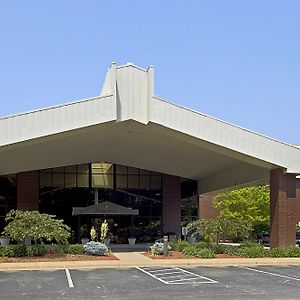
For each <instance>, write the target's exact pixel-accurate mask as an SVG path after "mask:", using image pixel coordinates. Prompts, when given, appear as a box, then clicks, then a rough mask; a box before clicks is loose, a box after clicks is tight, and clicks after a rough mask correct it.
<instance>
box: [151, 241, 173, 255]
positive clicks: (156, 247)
mask: <svg viewBox="0 0 300 300" xmlns="http://www.w3.org/2000/svg"><path fill="white" fill-rule="evenodd" d="M150 250H151V254H152V255H163V254H164V243H162V242H156V243H154V244H153V245H152V246H151V247H150ZM170 250H171V247H170V246H168V251H167V255H168V254H169V251H170Z"/></svg>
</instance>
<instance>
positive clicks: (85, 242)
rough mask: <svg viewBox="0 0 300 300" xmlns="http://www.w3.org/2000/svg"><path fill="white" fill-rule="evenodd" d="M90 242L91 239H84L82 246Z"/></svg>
mask: <svg viewBox="0 0 300 300" xmlns="http://www.w3.org/2000/svg"><path fill="white" fill-rule="evenodd" d="M88 242H89V239H88V238H82V239H81V244H83V245H85V244H87V243H88Z"/></svg>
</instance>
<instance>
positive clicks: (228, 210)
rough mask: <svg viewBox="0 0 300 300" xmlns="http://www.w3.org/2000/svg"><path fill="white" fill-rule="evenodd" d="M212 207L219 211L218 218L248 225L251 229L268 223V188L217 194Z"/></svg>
mask: <svg viewBox="0 0 300 300" xmlns="http://www.w3.org/2000/svg"><path fill="white" fill-rule="evenodd" d="M213 206H214V207H215V208H217V209H219V210H220V217H223V218H227V219H229V220H235V221H239V222H244V223H248V224H249V225H251V226H252V227H253V228H255V227H257V228H260V227H263V226H265V225H267V224H269V222H270V191H269V187H268V186H257V187H246V188H241V189H237V190H233V191H229V192H227V193H222V194H219V195H218V196H217V197H216V201H215V202H214V203H213Z"/></svg>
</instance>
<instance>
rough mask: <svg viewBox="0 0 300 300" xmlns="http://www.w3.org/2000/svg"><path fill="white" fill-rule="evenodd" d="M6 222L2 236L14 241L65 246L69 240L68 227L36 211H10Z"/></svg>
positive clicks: (60, 221)
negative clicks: (31, 241)
mask: <svg viewBox="0 0 300 300" xmlns="http://www.w3.org/2000/svg"><path fill="white" fill-rule="evenodd" d="M5 221H6V222H7V225H6V227H5V228H4V231H3V234H5V235H8V236H10V237H11V238H13V239H14V240H16V241H18V240H24V239H25V238H27V237H28V238H31V239H32V240H33V241H34V242H35V243H37V242H40V243H44V241H48V242H51V241H55V242H56V243H58V244H67V243H68V239H69V238H70V235H71V234H70V231H71V229H70V227H69V226H67V225H65V224H64V223H63V220H58V219H55V216H54V215H48V214H41V213H39V212H38V211H21V210H11V211H10V212H9V213H8V214H7V215H6V218H5Z"/></svg>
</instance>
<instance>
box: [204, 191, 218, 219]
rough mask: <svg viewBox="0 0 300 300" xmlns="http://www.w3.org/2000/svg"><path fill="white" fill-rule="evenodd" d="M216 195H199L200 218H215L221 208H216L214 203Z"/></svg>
mask: <svg viewBox="0 0 300 300" xmlns="http://www.w3.org/2000/svg"><path fill="white" fill-rule="evenodd" d="M214 200H215V197H213V196H210V195H199V219H200V220H202V219H215V218H216V217H217V216H218V215H219V210H218V209H217V208H214V207H213V205H212V203H213V201H214Z"/></svg>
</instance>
